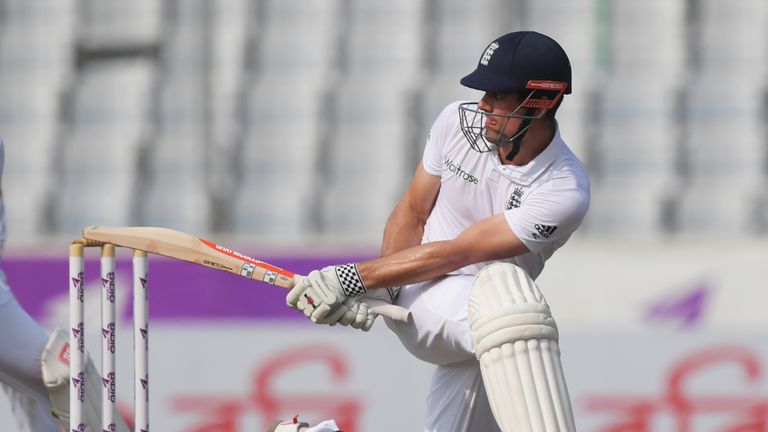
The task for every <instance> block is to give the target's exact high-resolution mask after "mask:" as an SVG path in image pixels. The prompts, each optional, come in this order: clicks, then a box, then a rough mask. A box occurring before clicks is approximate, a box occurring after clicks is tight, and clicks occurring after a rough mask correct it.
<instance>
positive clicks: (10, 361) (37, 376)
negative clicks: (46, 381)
mask: <svg viewBox="0 0 768 432" xmlns="http://www.w3.org/2000/svg"><path fill="white" fill-rule="evenodd" d="M46 342H48V336H47V335H46V334H45V332H44V331H43V329H42V328H40V326H39V325H38V324H37V323H36V322H35V321H34V320H33V319H32V318H31V317H30V316H29V314H27V313H26V312H25V311H24V309H22V308H21V306H20V305H19V303H18V302H17V301H16V298H15V297H14V296H13V293H12V292H11V291H10V289H9V288H8V286H7V284H6V282H5V277H4V275H3V274H2V272H0V384H2V388H3V391H4V392H5V394H6V395H7V396H8V401H9V402H10V408H11V411H12V412H13V415H14V417H15V418H16V423H17V428H16V429H11V428H12V426H11V425H5V426H3V427H2V430H17V431H19V432H58V431H59V425H58V423H56V419H54V418H53V415H51V402H50V399H48V391H47V390H46V389H45V386H44V385H43V378H42V372H41V369H40V355H41V354H42V352H43V348H44V347H45V344H46ZM6 428H8V429H6Z"/></svg>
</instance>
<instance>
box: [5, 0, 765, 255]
mask: <svg viewBox="0 0 768 432" xmlns="http://www.w3.org/2000/svg"><path fill="white" fill-rule="evenodd" d="M521 29H534V30H537V31H540V32H543V33H546V34H549V35H551V36H553V37H554V38H555V39H557V40H558V41H559V42H560V43H561V44H562V45H563V46H564V48H565V49H566V51H567V52H568V53H569V55H570V58H571V60H572V64H573V70H574V79H573V89H574V93H573V95H571V96H568V97H566V100H565V103H564V104H563V107H562V109H561V111H560V113H559V119H560V124H561V128H562V132H563V136H564V138H565V139H566V142H568V143H569V144H570V145H571V147H572V148H573V149H574V150H575V151H576V153H577V154H578V155H579V156H580V157H581V158H582V160H584V162H586V163H587V165H588V167H589V169H590V173H591V177H592V184H593V192H594V193H593V205H592V208H591V210H590V213H589V216H588V218H587V220H586V222H585V225H584V227H583V228H582V230H581V231H580V235H584V236H593V237H604V236H609V237H619V238H622V237H633V236H634V237H654V236H656V237H664V238H667V237H670V236H688V235H694V236H695V235H711V234H716V233H717V234H722V235H724V236H733V235H737V236H754V235H758V234H759V235H764V234H765V233H766V231H768V210H767V209H768V207H767V206H766V192H765V186H766V172H767V170H766V163H767V162H766V161H767V160H768V155H767V154H766V153H767V152H766V148H767V147H768V144H767V142H768V141H767V138H766V132H765V118H766V82H768V78H767V77H768V54H767V53H768V2H765V1H763V0H738V1H734V2H725V1H721V0H645V1H635V0H617V1H609V0H571V1H550V0H545V1H538V0H479V1H473V2H471V3H468V2H466V1H463V0H367V1H355V0H302V1H284V0H220V1H215V2H212V1H204V0H165V1H158V0H135V1H130V2H125V1H119V0H82V1H74V0H31V1H28V0H3V1H1V2H0V132H1V133H2V137H3V139H4V140H5V142H6V147H7V150H6V151H7V153H8V156H7V159H8V161H7V163H6V165H7V168H6V175H5V179H4V185H3V186H4V193H5V195H6V199H7V201H8V212H9V215H10V226H11V232H12V236H13V237H12V238H15V239H18V240H25V239H35V238H41V237H42V238H45V237H47V236H50V235H57V234H67V235H70V234H71V233H75V232H77V231H78V230H79V229H80V228H81V227H82V226H83V225H86V224H102V225H137V224H142V225H165V226H174V227H176V228H179V229H182V230H186V231H192V232H200V233H205V232H217V233H223V234H233V235H237V236H259V238H264V237H265V236H268V237H277V236H279V237H280V238H283V239H290V240H292V241H299V242H300V241H302V240H304V239H307V238H308V237H317V236H320V237H322V238H330V239H334V238H338V237H341V238H347V237H353V238H355V239H363V240H366V241H376V240H378V238H379V236H380V234H379V233H380V232H381V228H382V227H383V224H384V221H385V220H386V217H387V216H388V213H389V211H390V210H391V208H392V206H393V204H394V202H395V201H396V199H397V198H398V196H399V194H400V193H401V192H402V191H403V189H404V188H405V186H406V185H407V181H408V180H409V178H410V175H411V173H412V172H413V170H414V168H415V166H416V164H417V163H418V161H419V158H420V155H421V151H422V148H423V143H424V141H425V137H426V133H427V131H428V128H429V126H430V124H431V122H432V120H433V119H434V116H435V115H436V114H437V113H438V112H439V110H440V109H441V108H442V107H443V106H444V105H445V104H447V103H448V102H450V101H453V100H456V99H478V98H479V97H480V94H479V93H478V92H474V91H470V90H468V89H464V88H462V87H461V86H460V85H459V83H458V80H459V78H460V77H461V76H463V75H464V74H466V73H468V72H469V71H471V70H472V69H473V68H474V67H475V65H476V62H477V59H478V57H479V54H480V53H481V52H482V50H483V49H484V47H485V46H486V44H487V43H489V42H490V41H491V40H492V39H493V38H494V37H496V36H498V35H500V34H503V33H505V32H509V31H514V30H521Z"/></svg>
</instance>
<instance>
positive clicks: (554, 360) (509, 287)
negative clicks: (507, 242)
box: [468, 262, 576, 432]
mask: <svg viewBox="0 0 768 432" xmlns="http://www.w3.org/2000/svg"><path fill="white" fill-rule="evenodd" d="M468 313H469V322H470V328H471V330H472V340H473V342H474V344H475V356H476V357H477V359H478V360H479V361H480V369H481V372H482V375H483V383H484V384H485V388H486V391H487V393H488V400H489V401H490V404H491V409H492V410H493V415H494V417H495V418H496V422H497V423H498V424H499V427H501V430H502V431H504V432H572V431H575V430H576V426H575V424H574V420H573V410H572V409H571V402H570V398H569V397H568V389H567V387H566V384H565V377H564V375H563V367H562V364H561V363H560V348H559V346H558V343H557V341H558V333H557V326H556V325H555V321H554V319H553V318H552V314H551V312H550V310H549V306H548V305H547V303H546V301H545V300H544V296H543V295H542V294H541V291H540V290H539V288H538V287H537V286H536V284H535V283H534V281H533V279H531V278H530V276H528V274H527V273H526V272H525V271H524V270H523V269H521V268H520V267H517V266H515V265H514V264H510V263H501V262H499V263H494V264H491V265H488V266H486V267H484V268H483V269H482V270H481V271H480V272H478V274H477V277H476V278H475V282H474V284H473V286H472V290H471V292H470V296H469V308H468Z"/></svg>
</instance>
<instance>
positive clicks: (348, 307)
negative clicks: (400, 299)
mask: <svg viewBox="0 0 768 432" xmlns="http://www.w3.org/2000/svg"><path fill="white" fill-rule="evenodd" d="M377 316H378V314H376V313H375V312H373V311H372V310H370V306H369V305H368V303H366V302H365V300H363V298H362V297H361V296H355V297H347V298H346V299H345V300H344V301H343V302H342V303H341V304H340V305H339V306H338V307H337V308H336V309H335V310H333V311H332V312H331V313H329V314H328V315H327V316H326V317H325V318H322V319H319V320H317V321H316V323H317V324H328V325H331V326H333V325H336V324H341V325H343V326H350V327H352V328H356V329H361V330H363V331H368V330H370V329H371V327H372V326H373V322H374V320H375V319H376V317H377Z"/></svg>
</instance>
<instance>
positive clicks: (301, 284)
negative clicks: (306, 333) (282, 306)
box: [285, 275, 308, 309]
mask: <svg viewBox="0 0 768 432" xmlns="http://www.w3.org/2000/svg"><path fill="white" fill-rule="evenodd" d="M307 282H308V281H307V278H305V277H304V276H300V275H296V276H294V277H293V286H291V290H290V291H288V294H287V295H286V296H285V303H286V304H287V305H288V307H290V308H292V309H299V307H298V303H299V300H300V299H301V298H302V297H303V295H304V291H306V289H307V286H306V284H307Z"/></svg>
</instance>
